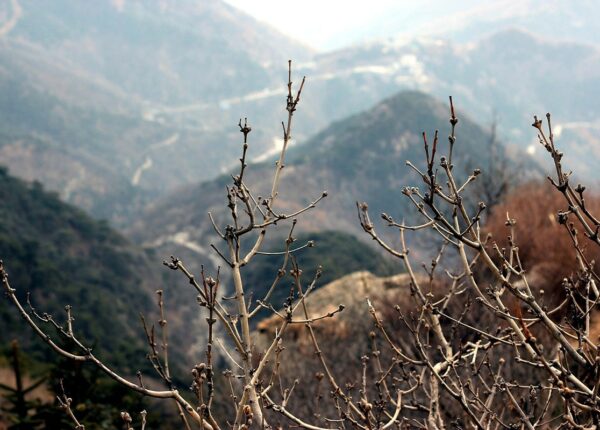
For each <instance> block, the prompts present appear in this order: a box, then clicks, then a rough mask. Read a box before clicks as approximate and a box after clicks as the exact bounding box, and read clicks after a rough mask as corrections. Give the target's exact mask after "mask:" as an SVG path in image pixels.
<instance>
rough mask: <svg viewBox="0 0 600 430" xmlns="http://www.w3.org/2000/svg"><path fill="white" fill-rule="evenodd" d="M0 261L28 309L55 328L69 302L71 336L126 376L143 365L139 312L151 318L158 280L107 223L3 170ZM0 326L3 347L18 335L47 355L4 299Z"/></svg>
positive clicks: (0, 174)
mask: <svg viewBox="0 0 600 430" xmlns="http://www.w3.org/2000/svg"><path fill="white" fill-rule="evenodd" d="M0 259H2V260H3V261H4V265H5V268H6V270H7V272H8V274H9V277H10V278H9V279H10V282H11V286H12V287H13V288H15V289H16V290H17V295H18V297H19V298H20V299H21V300H22V303H25V297H26V293H27V292H30V293H31V302H32V304H33V306H34V307H35V308H36V309H37V310H38V311H39V312H40V313H43V312H47V313H49V314H51V315H53V316H54V317H55V319H56V321H57V322H59V323H60V324H63V323H64V321H65V319H66V314H65V310H64V306H65V305H71V306H72V308H73V311H72V312H73V316H74V317H75V321H74V322H73V327H74V331H75V333H76V334H77V335H79V337H80V339H82V340H83V339H84V340H85V341H86V343H87V345H88V346H90V347H94V351H95V352H96V353H97V354H98V355H99V356H100V357H104V358H105V359H107V360H108V361H109V363H110V364H111V365H114V366H117V367H118V368H121V369H124V368H125V369H129V370H130V371H131V370H133V371H135V370H136V369H137V368H138V367H144V366H145V363H144V355H145V351H146V347H145V345H144V341H143V332H142V330H141V326H140V323H139V316H138V315H139V314H138V313H139V312H144V313H145V314H147V315H155V314H156V310H155V304H154V302H155V298H154V297H153V296H154V291H155V290H156V289H157V288H158V287H159V286H160V284H161V282H160V275H158V276H157V271H156V270H155V269H154V265H153V264H151V263H150V258H149V257H148V255H147V254H146V253H145V252H143V251H141V250H140V249H138V248H136V247H134V246H133V245H131V244H130V243H129V242H128V241H127V240H126V239H125V238H124V237H123V236H121V235H120V234H118V233H116V232H115V231H114V230H112V229H111V228H110V227H109V226H108V225H107V224H106V223H105V222H98V221H95V220H93V219H91V218H90V217H89V216H87V215H86V214H85V213H83V212H82V211H81V210H79V209H77V208H74V207H72V206H70V205H67V204H65V203H62V202H61V201H60V200H59V199H58V197H57V196H56V195H55V194H53V193H48V192H47V191H45V190H44V189H43V188H42V186H41V185H40V184H39V183H33V184H28V183H25V182H22V181H21V180H19V179H16V178H14V177H11V176H10V175H8V173H7V171H6V169H0ZM157 267H159V266H157ZM158 273H160V272H158ZM3 296H4V294H3ZM0 321H1V324H2V327H3V330H2V331H1V332H0V348H4V347H5V346H6V345H8V343H9V341H10V340H12V339H13V338H18V339H19V340H20V342H21V343H22V344H24V345H26V346H27V347H28V348H29V349H30V351H32V352H33V353H34V356H35V357H36V358H38V359H43V358H44V357H46V356H49V355H51V354H52V353H51V352H50V351H49V349H48V348H47V347H46V346H45V345H44V344H43V342H42V341H41V340H40V339H38V338H37V336H36V335H35V334H34V332H33V330H32V329H31V328H30V327H29V326H28V325H27V324H26V323H25V322H24V321H23V320H22V318H21V317H20V316H19V314H18V312H17V309H16V308H15V307H14V306H13V305H12V304H11V303H9V301H8V299H7V298H6V297H3V300H2V301H1V302H0ZM47 328H48V332H49V333H52V332H53V330H52V329H51V327H47ZM115 334H118V335H115ZM136 366H138V367H136Z"/></svg>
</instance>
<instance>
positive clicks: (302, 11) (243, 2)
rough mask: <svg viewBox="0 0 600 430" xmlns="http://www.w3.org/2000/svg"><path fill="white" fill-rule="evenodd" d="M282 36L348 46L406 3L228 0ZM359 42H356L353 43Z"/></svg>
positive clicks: (313, 43)
mask: <svg viewBox="0 0 600 430" xmlns="http://www.w3.org/2000/svg"><path fill="white" fill-rule="evenodd" d="M226 1H227V2H228V3H229V4H231V5H232V6H235V7H237V8H238V9H241V10H243V11H244V12H246V13H248V14H250V15H252V16H254V17H255V18H256V19H258V20H260V21H263V22H266V23H268V24H270V25H271V26H273V27H275V28H277V29H278V30H279V31H281V32H282V33H284V34H286V35H288V36H291V37H293V38H294V39H296V40H299V41H301V42H304V43H306V44H308V45H309V46H312V47H314V48H317V49H319V50H326V49H332V48H336V47H340V46H342V45H345V44H346V43H347V42H350V43H352V42H353V40H349V39H351V38H352V36H349V34H350V33H352V34H355V35H356V39H357V40H358V39H359V38H360V37H361V36H362V34H361V28H363V30H364V29H366V26H367V25H370V24H372V23H373V22H375V21H377V20H378V19H379V18H380V17H382V16H384V15H385V14H386V12H387V11H389V10H390V9H393V6H394V5H398V3H413V1H410V0H409V1H406V0H402V1H399V0H373V1H364V0H363V1H357V0H346V1H339V0H302V1H295V2H291V1H288V0H226ZM354 41H356V40H354Z"/></svg>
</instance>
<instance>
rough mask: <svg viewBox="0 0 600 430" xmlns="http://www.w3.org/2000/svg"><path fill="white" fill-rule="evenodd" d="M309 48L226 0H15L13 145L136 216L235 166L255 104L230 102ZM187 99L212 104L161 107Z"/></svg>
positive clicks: (63, 183) (8, 77)
mask: <svg viewBox="0 0 600 430" xmlns="http://www.w3.org/2000/svg"><path fill="white" fill-rule="evenodd" d="M309 53H310V51H309V50H308V49H306V48H305V47H303V46H302V45H300V44H298V43H295V42H292V41H290V40H288V39H286V38H285V37H283V36H281V35H280V34H278V33H277V32H276V31H274V30H273V29H271V28H269V27H267V26H265V25H263V24H259V23H258V22H257V21H255V20H254V19H252V18H250V17H248V16H246V15H244V14H243V13H241V12H239V11H237V10H235V9H233V8H232V7H230V6H228V5H227V4H225V3H223V2H221V1H218V0H211V1H192V0H186V1H177V2H176V1H165V0H151V1H112V0H100V1H94V2H91V3H88V2H85V3H82V2H79V1H75V0H58V1H55V2H43V3H39V2H35V1H33V0H11V1H7V2H2V4H1V5H0V95H1V97H0V159H1V160H2V164H4V165H6V166H10V168H11V172H12V173H13V174H15V175H18V176H20V177H22V178H25V179H28V180H33V179H36V180H40V181H42V182H43V183H44V184H45V185H46V186H47V187H48V188H49V189H51V190H55V191H58V192H59V193H60V195H61V197H62V198H63V199H65V200H66V201H68V202H71V203H74V204H76V205H78V206H80V207H83V208H85V209H88V210H90V211H91V212H92V213H93V214H94V215H96V216H98V217H104V218H108V219H111V221H113V223H115V224H117V225H118V224H122V223H125V222H126V221H127V219H128V217H131V216H133V214H135V212H136V210H137V209H138V208H139V207H141V206H142V205H143V204H144V202H145V201H147V200H151V199H153V198H154V197H155V196H156V195H159V194H160V193H162V192H164V191H165V190H170V189H172V188H174V187H175V186H177V185H181V184H185V183H189V182H194V181H198V180H201V179H207V178H210V177H213V176H214V175H215V174H216V173H218V172H219V171H220V169H223V168H226V167H227V166H228V165H227V164H226V163H225V162H224V161H223V160H225V159H226V160H229V159H230V158H231V156H233V155H234V151H236V149H237V146H236V140H234V138H237V134H239V133H237V129H236V124H237V122H238V119H239V117H240V116H243V115H244V113H246V112H238V111H236V112H229V113H227V112H226V115H223V112H224V110H223V108H222V107H220V105H219V103H220V102H222V101H223V100H226V99H234V98H235V97H238V96H239V95H240V94H248V93H252V92H256V91H260V90H262V89H263V88H265V87H270V86H273V85H275V83H280V82H281V83H283V84H284V80H285V73H286V67H287V59H288V56H289V57H290V58H298V59H302V58H305V57H307V56H308V55H309ZM282 88H283V86H282ZM188 104H194V105H195V106H199V105H200V106H205V107H206V106H208V107H209V108H207V109H204V111H202V110H201V111H200V112H198V116H197V117H196V118H195V120H194V121H192V122H188V121H179V120H174V119H173V118H165V117H161V112H163V111H170V110H171V108H174V109H175V111H177V110H178V109H180V108H181V107H182V106H185V105H188ZM265 120H271V121H273V118H272V117H269V118H265ZM273 122H274V123H277V121H273ZM269 144H270V143H269ZM217 145H218V146H219V148H220V150H219V151H218V153H216V152H214V151H208V148H214V147H215V146H217Z"/></svg>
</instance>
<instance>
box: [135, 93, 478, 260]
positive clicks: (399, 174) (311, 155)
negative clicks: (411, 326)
mask: <svg viewBox="0 0 600 430" xmlns="http://www.w3.org/2000/svg"><path fill="white" fill-rule="evenodd" d="M456 104H457V106H461V105H460V99H458V100H457V101H456ZM457 112H458V116H459V117H460V123H459V125H458V128H457V143H456V147H455V155H454V160H455V161H456V164H457V165H460V166H461V169H462V168H466V165H467V164H471V165H472V163H470V162H468V160H470V159H472V158H477V159H478V161H481V162H483V161H485V159H486V155H487V153H486V145H487V142H488V141H489V139H490V135H489V133H487V132H486V131H485V130H484V129H483V128H482V127H481V126H479V125H477V124H476V123H475V122H473V121H472V120H470V119H469V117H468V116H467V115H465V114H464V113H463V112H464V110H463V109H460V108H458V110H457ZM448 119H449V108H448V106H447V105H446V104H444V103H441V102H439V101H437V100H436V99H434V98H432V97H431V96H428V95H425V94H423V93H420V92H415V91H407V92H401V93H399V94H397V95H396V96H394V97H391V98H389V99H387V100H385V101H383V102H381V103H379V104H377V105H376V106H374V107H373V108H371V109H370V110H368V111H366V112H363V113H361V114H357V115H354V116H351V117H349V118H346V119H344V120H341V121H338V122H335V123H334V124H332V125H331V126H329V127H328V128H326V129H325V130H323V131H322V132H320V133H318V134H316V135H315V136H314V137H313V138H312V139H310V140H309V141H308V142H306V143H305V144H303V145H298V146H297V147H295V148H292V151H291V152H290V153H289V154H288V158H287V160H286V167H285V169H284V171H283V172H284V173H283V177H282V182H281V187H280V193H279V198H278V207H277V208H276V209H277V210H278V211H279V212H282V211H295V210H298V209H300V208H301V207H303V206H304V205H307V204H309V203H310V202H311V201H313V200H314V199H316V198H317V197H319V196H320V195H321V193H322V191H323V190H327V191H328V197H327V198H325V199H324V200H323V201H322V202H321V203H320V204H319V205H318V206H317V208H316V209H313V210H311V211H309V212H308V213H307V214H305V215H304V216H302V217H300V219H299V222H298V226H297V228H296V234H298V232H316V231H323V230H337V231H343V232H346V233H350V234H353V235H356V236H358V237H359V238H362V239H366V236H365V234H364V233H363V232H362V230H361V227H360V225H359V222H358V218H357V215H356V206H355V202H356V201H360V202H362V201H366V202H368V203H369V206H370V208H371V213H372V215H373V216H374V217H375V218H378V215H379V214H380V213H381V212H383V211H385V212H387V213H389V214H390V215H392V216H394V218H395V219H398V220H401V219H402V218H403V217H406V218H408V217H409V216H411V214H413V213H414V210H413V209H411V208H410V204H409V201H408V199H406V198H403V196H402V195H401V193H400V190H401V188H402V187H404V186H409V185H419V183H420V178H418V177H417V176H416V175H415V174H414V173H413V172H412V171H411V170H410V169H409V168H408V167H407V166H406V165H405V162H406V160H412V161H413V162H415V163H416V164H417V165H419V166H420V165H422V163H423V159H424V152H423V144H422V136H421V133H422V132H423V131H426V132H427V133H428V135H429V136H430V137H431V136H432V135H433V132H434V130H435V129H439V130H440V132H441V136H446V135H447V134H446V133H447V132H448V130H449V126H450V124H449V123H448ZM251 136H252V135H250V138H249V139H250V149H249V154H253V153H254V148H253V147H252V137H251ZM440 142H441V143H440V149H439V153H440V154H444V153H447V139H445V138H442V139H441V141H440ZM272 171H273V166H272V164H271V163H262V164H257V165H250V166H249V167H248V169H247V170H246V175H247V176H245V178H246V179H245V182H246V184H247V185H248V186H249V187H250V188H251V189H252V190H253V191H254V193H255V195H257V196H259V195H267V194H268V190H269V189H270V187H269V183H270V182H271V178H272ZM465 172H466V170H465V171H459V172H457V174H458V175H460V176H464V173H465ZM229 180H230V178H228V177H227V176H222V177H220V178H218V179H216V180H214V181H209V182H205V183H202V184H199V185H196V186H188V187H185V188H183V189H181V190H179V191H178V192H176V193H173V194H171V195H170V196H168V197H165V198H164V199H162V200H160V201H159V202H157V203H156V204H154V205H152V207H150V208H149V209H148V210H147V211H146V213H145V214H143V216H141V217H140V218H139V219H138V220H137V222H136V223H135V224H134V227H133V228H132V229H131V230H130V231H129V235H130V237H132V238H133V240H134V241H136V242H137V243H143V244H144V246H146V247H149V248H152V249H156V250H157V252H158V253H159V254H161V255H170V254H173V255H178V256H182V257H183V258H184V259H186V260H187V261H188V262H196V263H203V264H209V263H211V262H212V263H214V264H215V265H217V264H219V261H218V258H216V255H215V254H214V253H213V252H212V250H210V247H209V245H210V244H211V243H215V244H218V243H219V242H218V237H217V236H216V235H215V234H214V233H213V230H212V227H211V225H210V222H209V219H208V217H207V212H209V211H210V212H212V214H213V215H214V217H215V219H216V221H217V223H218V224H220V225H225V223H226V222H227V221H228V218H227V210H228V209H227V206H226V204H227V199H226V191H225V186H226V184H227V183H228V182H229ZM282 228H283V229H285V228H287V227H282ZM382 230H384V231H385V230H386V229H385V228H383V229H382ZM280 231H281V233H279V234H284V232H285V233H287V231H286V230H280ZM390 234H392V236H394V241H397V237H395V235H394V234H393V232H390ZM272 236H273V235H272ZM275 236H276V237H277V234H276V233H275ZM215 258H216V260H215ZM325 269H327V268H326V267H325ZM248 270H249V269H248Z"/></svg>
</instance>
